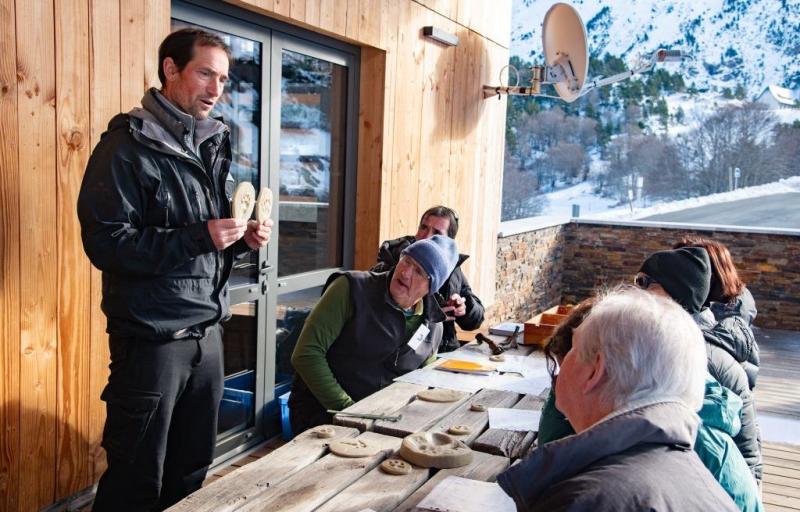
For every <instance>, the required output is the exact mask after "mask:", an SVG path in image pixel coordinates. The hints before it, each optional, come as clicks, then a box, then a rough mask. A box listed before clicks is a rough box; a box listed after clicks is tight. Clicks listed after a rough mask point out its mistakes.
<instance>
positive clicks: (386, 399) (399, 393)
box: [333, 382, 427, 432]
mask: <svg viewBox="0 0 800 512" xmlns="http://www.w3.org/2000/svg"><path fill="white" fill-rule="evenodd" d="M423 389H427V388H426V387H425V386H421V385H419V384H410V383H408V382H394V383H392V384H390V385H388V386H386V387H385V388H383V389H381V390H379V391H376V392H375V393H373V394H371V395H370V396H368V397H366V398H364V399H363V400H359V401H358V402H357V403H355V404H353V405H351V406H350V407H348V408H347V409H345V410H344V411H342V412H349V413H359V414H383V415H392V414H394V413H395V412H396V411H398V410H399V409H401V408H402V407H404V406H405V405H406V404H407V403H409V402H410V401H411V400H412V399H414V397H415V396H416V394H417V393H419V392H420V391H422V390H423ZM333 422H334V423H335V424H336V425H342V426H345V427H354V428H357V429H358V430H360V431H361V432H364V431H366V430H372V426H373V425H374V423H375V420H368V419H364V418H348V417H347V416H343V415H339V414H337V415H335V416H334V417H333Z"/></svg>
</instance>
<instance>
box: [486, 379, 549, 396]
mask: <svg viewBox="0 0 800 512" xmlns="http://www.w3.org/2000/svg"><path fill="white" fill-rule="evenodd" d="M552 382H553V381H552V379H551V378H550V375H544V376H534V377H525V378H523V379H521V378H519V377H517V378H516V379H508V380H505V381H503V382H498V383H496V384H494V383H492V385H491V386H486V387H489V388H490V389H497V390H500V391H513V392H515V393H520V394H522V395H535V396H538V395H539V394H541V393H542V391H544V390H545V389H547V388H549V387H550V385H551V384H552Z"/></svg>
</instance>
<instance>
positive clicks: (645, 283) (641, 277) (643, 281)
mask: <svg viewBox="0 0 800 512" xmlns="http://www.w3.org/2000/svg"><path fill="white" fill-rule="evenodd" d="M633 284H635V285H636V286H638V287H639V288H641V289H642V290H646V289H648V288H649V287H650V285H651V284H658V281H656V280H655V279H653V278H652V277H650V276H648V275H647V274H636V277H634V278H633Z"/></svg>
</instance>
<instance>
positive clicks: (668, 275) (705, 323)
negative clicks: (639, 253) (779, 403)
mask: <svg viewBox="0 0 800 512" xmlns="http://www.w3.org/2000/svg"><path fill="white" fill-rule="evenodd" d="M710 283H711V262H710V260H709V257H708V252H707V251H706V250H705V249H703V248H700V247H684V248H681V249H674V250H671V251H660V252H656V253H654V254H652V255H650V256H649V257H648V258H647V259H646V260H645V261H644V263H643V264H642V266H641V268H640V270H639V274H638V275H637V276H636V284H637V285H638V286H640V287H641V288H643V289H646V290H647V291H649V292H652V293H656V294H660V295H663V296H666V297H670V298H672V299H673V300H675V301H676V302H678V303H679V304H681V305H682V306H683V308H684V309H686V311H687V312H689V314H691V315H692V317H693V318H694V320H695V322H696V323H697V325H698V326H699V327H700V329H701V331H702V332H703V336H704V338H705V342H706V352H707V357H708V371H709V373H710V374H711V376H712V377H714V379H716V380H717V382H719V383H720V384H721V385H722V386H724V387H726V388H728V389H730V390H731V391H733V392H734V393H736V394H737V395H738V396H739V397H740V398H741V399H742V403H743V406H742V428H741V430H740V431H739V434H738V435H737V436H735V437H734V441H735V442H736V446H737V447H738V448H739V451H740V452H741V453H742V456H744V458H745V460H746V461H747V465H748V466H749V467H750V470H751V471H752V472H753V475H754V476H755V478H756V480H757V481H759V482H760V481H761V474H762V462H761V435H760V433H759V428H758V421H757V419H756V411H755V400H754V398H753V394H752V392H751V390H750V386H749V379H748V377H747V373H746V371H745V369H744V367H743V366H742V365H741V364H739V362H738V361H737V360H736V358H735V357H734V356H732V355H731V354H730V353H729V352H728V351H727V350H725V349H723V348H721V347H720V346H719V345H718V344H717V343H716V342H715V341H714V340H715V339H717V337H718V336H717V335H718V334H719V332H720V331H722V330H723V329H722V327H721V326H720V325H719V323H718V322H716V320H715V319H714V315H713V313H712V312H711V310H710V309H709V308H706V307H704V306H703V304H705V301H706V298H707V297H708V293H709V289H710Z"/></svg>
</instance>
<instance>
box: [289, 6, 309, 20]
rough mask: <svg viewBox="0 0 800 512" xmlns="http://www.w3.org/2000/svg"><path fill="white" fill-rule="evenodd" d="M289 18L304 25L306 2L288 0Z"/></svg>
mask: <svg viewBox="0 0 800 512" xmlns="http://www.w3.org/2000/svg"><path fill="white" fill-rule="evenodd" d="M289 16H290V17H291V18H292V19H293V20H295V21H299V22H302V23H306V0H290V5H289Z"/></svg>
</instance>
